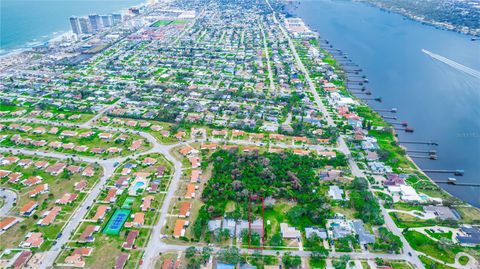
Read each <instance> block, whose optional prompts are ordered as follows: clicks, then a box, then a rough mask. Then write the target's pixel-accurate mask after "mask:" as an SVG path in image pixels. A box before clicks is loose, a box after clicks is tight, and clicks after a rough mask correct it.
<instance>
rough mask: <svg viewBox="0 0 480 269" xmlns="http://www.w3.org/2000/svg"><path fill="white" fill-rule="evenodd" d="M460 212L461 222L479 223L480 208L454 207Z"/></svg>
mask: <svg viewBox="0 0 480 269" xmlns="http://www.w3.org/2000/svg"><path fill="white" fill-rule="evenodd" d="M455 209H456V210H457V211H458V212H459V213H460V215H461V216H462V219H461V220H460V221H461V222H463V223H472V224H480V209H478V208H475V207H463V206H462V207H455Z"/></svg>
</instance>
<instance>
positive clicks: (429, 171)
mask: <svg viewBox="0 0 480 269" xmlns="http://www.w3.org/2000/svg"><path fill="white" fill-rule="evenodd" d="M423 172H425V173H443V174H454V175H456V176H463V174H464V173H465V171H463V170H460V169H457V170H435V169H424V170H423Z"/></svg>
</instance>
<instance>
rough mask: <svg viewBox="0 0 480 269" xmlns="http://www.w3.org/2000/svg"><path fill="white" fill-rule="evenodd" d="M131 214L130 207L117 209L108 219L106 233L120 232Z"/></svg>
mask: <svg viewBox="0 0 480 269" xmlns="http://www.w3.org/2000/svg"><path fill="white" fill-rule="evenodd" d="M129 215H130V210H128V209H117V210H115V212H114V213H113V215H112V217H111V218H110V219H109V220H108V223H107V226H105V228H104V229H103V233H104V234H119V233H120V230H121V229H122V227H123V224H124V223H125V221H126V220H127V218H128V216H129Z"/></svg>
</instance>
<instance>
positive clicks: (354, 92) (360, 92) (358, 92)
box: [349, 90, 372, 95]
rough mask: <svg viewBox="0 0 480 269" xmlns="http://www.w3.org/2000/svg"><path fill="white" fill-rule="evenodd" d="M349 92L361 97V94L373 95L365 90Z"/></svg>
mask: <svg viewBox="0 0 480 269" xmlns="http://www.w3.org/2000/svg"><path fill="white" fill-rule="evenodd" d="M349 91H350V92H351V93H353V94H356V95H360V94H364V95H372V92H371V91H365V90H349Z"/></svg>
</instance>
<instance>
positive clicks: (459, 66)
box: [422, 49, 480, 79]
mask: <svg viewBox="0 0 480 269" xmlns="http://www.w3.org/2000/svg"><path fill="white" fill-rule="evenodd" d="M422 52H423V53H425V54H427V55H428V56H430V57H432V58H433V59H435V60H439V61H440V62H442V63H444V64H447V65H449V66H451V67H453V68H455V69H457V70H460V71H462V72H464V73H467V74H469V75H471V76H473V77H476V78H478V79H480V71H478V70H475V69H473V68H470V67H467V66H464V65H462V64H459V63H457V62H455V61H452V60H450V59H448V58H445V57H443V56H440V55H438V54H435V53H433V52H430V51H428V50H426V49H422Z"/></svg>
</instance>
